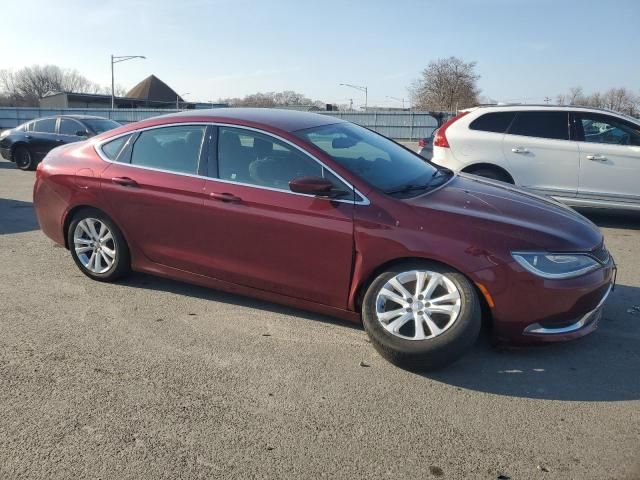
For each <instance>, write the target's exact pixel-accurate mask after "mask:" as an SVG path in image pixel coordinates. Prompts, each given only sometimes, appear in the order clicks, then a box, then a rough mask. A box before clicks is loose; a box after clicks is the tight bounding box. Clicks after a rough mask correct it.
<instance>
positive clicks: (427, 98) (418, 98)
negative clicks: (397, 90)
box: [409, 57, 480, 112]
mask: <svg viewBox="0 0 640 480" xmlns="http://www.w3.org/2000/svg"><path fill="white" fill-rule="evenodd" d="M475 67H476V62H464V61H463V60H462V59H460V58H457V57H449V58H441V59H438V60H436V61H434V62H431V63H429V65H428V66H427V68H425V69H424V70H423V71H422V76H421V77H420V78H419V79H418V80H416V81H415V82H414V83H413V85H412V86H411V87H409V93H410V95H411V98H412V103H413V105H415V107H416V108H417V109H424V110H445V111H449V112H453V111H456V110H459V109H461V108H467V107H471V106H473V105H476V104H477V103H478V97H479V95H480V89H479V88H478V85H477V82H478V79H479V78H480V75H478V74H477V73H476V72H475Z"/></svg>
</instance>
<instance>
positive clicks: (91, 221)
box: [73, 218, 117, 273]
mask: <svg viewBox="0 0 640 480" xmlns="http://www.w3.org/2000/svg"><path fill="white" fill-rule="evenodd" d="M73 244H74V245H73V246H74V249H75V252H76V255H77V256H78V259H79V260H80V263H82V265H83V266H84V268H86V269H87V270H89V271H90V272H92V273H105V272H107V271H109V269H110V268H111V267H112V266H113V263H114V262H115V260H116V256H117V251H116V244H115V241H114V239H113V235H112V233H111V231H110V230H109V227H107V225H106V224H105V223H104V222H102V221H101V220H98V219H96V218H84V219H82V220H80V221H79V222H78V224H77V226H76V228H75V230H74V232H73Z"/></svg>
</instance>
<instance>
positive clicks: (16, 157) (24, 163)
mask: <svg viewBox="0 0 640 480" xmlns="http://www.w3.org/2000/svg"><path fill="white" fill-rule="evenodd" d="M13 161H14V162H15V164H16V166H17V167H18V168H19V169H20V170H33V169H35V168H36V162H35V161H34V159H33V155H32V154H31V151H30V150H29V149H28V148H27V147H25V146H24V145H18V146H17V147H16V148H15V150H14V151H13Z"/></svg>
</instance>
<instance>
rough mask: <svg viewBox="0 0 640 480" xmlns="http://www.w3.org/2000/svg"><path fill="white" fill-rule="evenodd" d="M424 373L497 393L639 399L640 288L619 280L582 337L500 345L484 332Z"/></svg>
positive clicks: (574, 398) (568, 398) (552, 397)
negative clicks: (461, 352)
mask: <svg viewBox="0 0 640 480" xmlns="http://www.w3.org/2000/svg"><path fill="white" fill-rule="evenodd" d="M634 307H635V308H634ZM422 375H423V376H424V377H427V378H430V379H432V380H435V381H438V382H442V383H446V384H449V385H454V386H456V387H461V388H465V389H469V390H475V391H480V392H485V393H490V394H493V395H503V396H511V397H520V398H532V399H546V400H560V401H582V402H607V401H623V400H638V399H640V381H639V379H640V288H637V287H630V286H626V285H618V286H616V289H615V291H613V292H612V293H611V295H610V297H609V299H608V301H607V303H606V304H605V310H604V315H603V319H602V320H601V323H600V326H599V328H598V330H596V331H595V332H593V333H592V334H590V335H588V336H586V337H584V338H582V339H579V340H576V341H573V342H568V343H557V344H550V345H545V346H536V347H529V348H519V349H515V348H511V349H509V348H507V349H496V348H491V347H489V342H488V339H487V338H483V339H482V338H481V339H480V340H479V341H478V342H477V343H476V345H475V346H474V348H473V349H472V351H471V352H469V353H468V354H467V355H465V356H464V357H463V358H462V359H461V360H460V361H459V362H457V363H455V364H454V365H451V366H450V367H449V368H447V369H444V370H441V371H437V372H432V373H426V374H422Z"/></svg>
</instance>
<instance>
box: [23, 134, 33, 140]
mask: <svg viewBox="0 0 640 480" xmlns="http://www.w3.org/2000/svg"><path fill="white" fill-rule="evenodd" d="M24 138H26V139H27V140H30V139H32V138H33V137H32V136H31V135H25V136H24Z"/></svg>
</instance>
